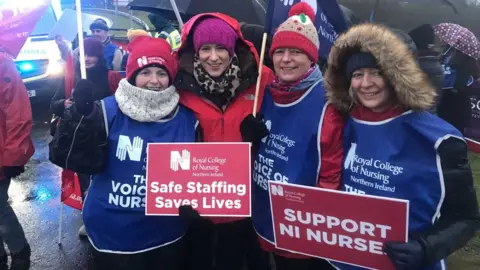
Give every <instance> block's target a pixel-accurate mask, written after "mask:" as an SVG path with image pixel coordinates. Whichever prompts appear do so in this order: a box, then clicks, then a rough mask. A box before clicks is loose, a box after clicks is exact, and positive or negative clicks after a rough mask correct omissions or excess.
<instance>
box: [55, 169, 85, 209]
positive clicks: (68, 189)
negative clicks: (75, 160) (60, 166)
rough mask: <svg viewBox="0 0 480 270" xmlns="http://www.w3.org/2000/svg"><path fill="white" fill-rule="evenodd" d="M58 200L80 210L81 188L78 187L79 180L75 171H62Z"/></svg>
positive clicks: (81, 203)
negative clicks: (60, 190) (60, 191)
mask: <svg viewBox="0 0 480 270" xmlns="http://www.w3.org/2000/svg"><path fill="white" fill-rule="evenodd" d="M60 200H61V201H62V202H63V203H64V204H66V205H68V206H70V207H72V208H75V209H78V210H82V205H83V202H82V190H81V189H80V180H79V179H78V175H77V174H76V173H75V172H72V171H70V170H63V171H62V193H61V195H60Z"/></svg>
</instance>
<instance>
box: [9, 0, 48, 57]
mask: <svg viewBox="0 0 480 270" xmlns="http://www.w3.org/2000/svg"><path fill="white" fill-rule="evenodd" d="M50 1H51V0H0V47H1V48H2V49H3V50H4V51H5V52H7V53H8V54H9V55H10V56H12V57H13V58H16V57H17V56H18V54H19V53H20V50H21V49H22V47H23V45H24V44H25V41H27V38H28V36H30V33H31V32H32V31H33V29H34V28H35V25H36V24H37V22H38V21H39V20H40V19H41V18H42V16H43V15H44V14H45V12H46V11H47V8H48V7H49V6H50Z"/></svg>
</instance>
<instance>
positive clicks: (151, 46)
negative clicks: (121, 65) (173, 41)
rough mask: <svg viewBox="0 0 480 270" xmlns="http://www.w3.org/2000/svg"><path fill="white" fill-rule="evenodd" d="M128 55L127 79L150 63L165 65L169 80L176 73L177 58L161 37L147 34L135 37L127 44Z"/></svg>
mask: <svg viewBox="0 0 480 270" xmlns="http://www.w3.org/2000/svg"><path fill="white" fill-rule="evenodd" d="M128 51H129V52H130V55H129V56H128V60H127V80H130V79H132V76H133V75H134V74H135V73H136V72H137V71H140V70H142V69H143V68H145V67H147V66H150V65H160V66H163V67H165V69H166V71H167V72H168V75H169V76H170V80H173V79H174V78H175V76H176V75H177V70H178V67H177V60H176V59H175V57H173V55H172V47H171V46H170V44H168V42H167V41H166V40H165V39H163V38H153V37H149V36H139V37H136V38H135V39H134V40H133V41H132V42H130V44H129V45H128Z"/></svg>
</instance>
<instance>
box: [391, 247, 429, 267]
mask: <svg viewBox="0 0 480 270" xmlns="http://www.w3.org/2000/svg"><path fill="white" fill-rule="evenodd" d="M383 251H384V252H385V253H387V255H388V257H389V258H390V260H392V263H393V265H394V266H395V268H396V269H399V270H403V269H405V270H407V269H409V270H410V269H411V270H415V269H420V268H422V266H423V264H424V262H425V250H424V247H423V245H422V244H421V243H420V242H419V241H417V240H410V241H408V243H398V242H389V243H385V246H384V248H383Z"/></svg>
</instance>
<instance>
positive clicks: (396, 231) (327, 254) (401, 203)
mask: <svg viewBox="0 0 480 270" xmlns="http://www.w3.org/2000/svg"><path fill="white" fill-rule="evenodd" d="M269 190H270V200H271V209H272V217H273V224H274V232H275V241H276V243H275V245H276V247H277V248H279V249H283V250H287V251H291V252H295V253H300V254H304V255H308V256H312V257H319V258H325V259H329V260H333V261H338V262H343V263H347V264H351V265H356V266H362V267H367V268H372V269H382V270H388V269H395V268H394V266H393V265H392V263H391V261H390V259H389V258H388V257H387V255H385V254H384V253H383V251H382V250H383V243H385V242H388V241H400V242H406V241H407V239H408V207H409V204H408V201H405V200H397V199H390V198H382V197H375V196H367V195H358V194H353V193H346V192H341V191H335V190H326V189H320V188H315V187H306V186H298V185H292V184H284V183H278V182H271V181H270V182H269Z"/></svg>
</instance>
